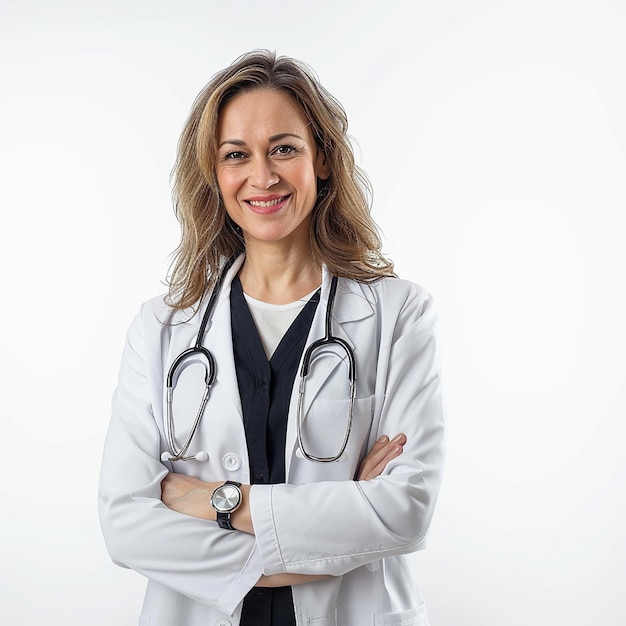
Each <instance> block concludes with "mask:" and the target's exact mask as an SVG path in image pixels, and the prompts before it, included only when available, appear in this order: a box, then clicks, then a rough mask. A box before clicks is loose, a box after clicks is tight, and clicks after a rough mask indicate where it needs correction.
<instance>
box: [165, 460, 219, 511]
mask: <svg viewBox="0 0 626 626" xmlns="http://www.w3.org/2000/svg"><path fill="white" fill-rule="evenodd" d="M222 482H223V481H222ZM222 482H219V483H207V482H204V481H203V480H200V479H199V478H195V477H194V476H187V475H186V474H173V473H171V472H170V473H169V474H168V475H167V476H166V477H165V478H164V479H163V482H162V483H161V500H162V501H163V504H165V506H167V507H168V508H170V509H172V510H174V511H178V512H179V513H184V514H185V515H193V516H194V517H200V518H202V519H208V520H213V521H215V519H216V515H215V510H214V509H213V507H212V506H211V494H212V493H213V491H214V490H215V489H217V487H219V486H220V485H221V484H222Z"/></svg>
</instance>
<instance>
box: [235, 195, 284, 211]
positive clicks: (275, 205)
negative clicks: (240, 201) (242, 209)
mask: <svg viewBox="0 0 626 626" xmlns="http://www.w3.org/2000/svg"><path fill="white" fill-rule="evenodd" d="M290 197H291V195H287V196H276V197H274V198H271V199H266V200H260V199H253V198H250V199H249V200H246V201H245V202H246V204H247V205H248V206H249V207H250V208H251V209H252V210H253V211H254V212H255V213H262V214H268V213H276V212H277V211H280V209H282V208H283V207H284V206H285V204H287V201H288V200H289V198H290Z"/></svg>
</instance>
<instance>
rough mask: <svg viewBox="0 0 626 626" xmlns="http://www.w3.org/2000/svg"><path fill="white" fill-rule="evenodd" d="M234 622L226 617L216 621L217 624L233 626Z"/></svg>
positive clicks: (219, 625) (216, 625)
mask: <svg viewBox="0 0 626 626" xmlns="http://www.w3.org/2000/svg"><path fill="white" fill-rule="evenodd" d="M231 624H232V622H231V621H230V620H229V619H226V618H225V617H221V618H220V619H218V620H217V621H216V622H215V626H231Z"/></svg>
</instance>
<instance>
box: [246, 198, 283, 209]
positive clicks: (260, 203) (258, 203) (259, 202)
mask: <svg viewBox="0 0 626 626" xmlns="http://www.w3.org/2000/svg"><path fill="white" fill-rule="evenodd" d="M284 199H285V197H284V196H283V197H282V198H276V199H275V200H270V201H269V202H263V201H262V200H249V202H250V204H251V205H252V206H259V207H268V206H276V205H277V204H278V203H279V202H282V201H283V200H284Z"/></svg>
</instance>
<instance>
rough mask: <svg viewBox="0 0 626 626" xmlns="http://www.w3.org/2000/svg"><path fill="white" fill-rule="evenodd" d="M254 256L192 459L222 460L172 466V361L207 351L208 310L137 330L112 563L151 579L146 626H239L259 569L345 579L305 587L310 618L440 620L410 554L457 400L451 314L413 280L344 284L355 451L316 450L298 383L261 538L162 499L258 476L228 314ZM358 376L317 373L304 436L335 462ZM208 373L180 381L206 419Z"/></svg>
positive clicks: (124, 376)
mask: <svg viewBox="0 0 626 626" xmlns="http://www.w3.org/2000/svg"><path fill="white" fill-rule="evenodd" d="M242 262H243V257H240V258H239V259H238V261H237V262H236V263H235V265H234V266H233V267H232V268H231V269H230V270H229V272H228V275H227V277H226V280H225V283H224V286H223V288H222V291H221V294H220V296H219V299H218V301H217V305H216V308H215V311H214V314H213V320H212V322H211V324H210V325H209V327H208V329H207V332H206V335H205V339H204V345H205V347H207V348H208V349H209V350H211V351H212V353H213V354H214V355H215V358H216V362H217V376H216V381H215V383H214V385H213V387H212V390H211V397H210V400H209V403H208V406H207V410H206V413H205V417H204V419H203V421H202V423H201V427H200V430H199V433H198V434H197V435H196V438H195V439H194V442H193V444H192V447H191V449H190V451H191V453H193V452H194V451H198V450H206V451H207V452H208V454H209V460H208V462H197V461H190V462H182V461H178V462H174V463H163V462H161V453H162V452H163V451H164V450H166V449H167V447H166V443H165V437H164V420H165V410H164V399H165V395H164V387H165V384H164V383H165V376H166V375H167V371H168V369H169V366H170V364H171V362H172V361H173V359H174V358H175V357H176V356H177V355H178V354H180V352H182V351H183V350H184V349H186V348H188V347H190V346H192V345H193V344H194V342H195V339H196V335H197V332H198V327H199V324H200V318H201V314H202V310H201V311H200V313H199V314H198V315H195V316H194V317H191V319H189V317H190V312H189V311H172V310H171V309H170V308H168V307H167V306H166V305H165V304H164V303H163V301H162V298H157V299H154V300H151V301H149V302H147V303H146V304H144V305H143V307H142V309H141V311H140V313H139V314H138V316H137V317H136V319H135V320H134V322H133V323H132V325H131V327H130V330H129V332H128V337H127V343H126V347H125V350H124V355H123V360H122V366H121V371H120V376H119V384H118V387H117V389H116V391H115V395H114V398H113V409H112V417H111V422H110V426H109V431H108V434H107V438H106V443H105V448H104V455H103V461H102V470H101V478H100V517H101V524H102V530H103V534H104V538H105V541H106V544H107V548H108V550H109V553H110V554H111V557H112V558H113V560H114V561H115V562H116V563H118V564H119V565H122V566H124V567H129V568H132V569H134V570H136V571H137V572H140V573H141V574H144V575H145V576H146V577H148V579H149V582H148V587H147V591H146V597H145V601H144V607H143V611H142V615H141V617H140V620H139V624H140V625H144V626H145V625H150V626H175V625H177V626H200V625H202V626H206V625H211V626H228V625H232V626H236V625H237V624H238V623H239V616H240V612H241V602H242V600H243V598H244V596H245V595H246V593H247V592H248V591H249V590H250V588H251V587H253V586H254V584H255V583H256V581H257V580H258V578H259V577H260V575H261V574H262V573H264V574H276V573H283V572H284V573H301V574H331V575H332V577H331V578H327V579H325V580H322V581H318V582H314V583H305V584H302V585H297V586H294V587H293V598H294V605H295V613H296V620H297V623H298V625H304V624H315V625H316V626H335V625H337V626H363V625H365V624H375V625H383V624H384V625H389V626H390V625H392V624H393V625H397V624H402V625H413V624H415V625H419V626H424V625H427V624H428V619H427V617H426V610H425V607H424V603H423V601H422V599H421V597H420V594H419V591H418V589H417V586H416V584H415V583H414V581H413V579H412V574H411V571H410V567H409V566H408V563H407V561H406V558H405V555H406V554H408V553H410V552H413V551H415V550H419V549H422V548H423V547H424V545H425V537H426V532H427V529H428V526H429V523H430V520H431V517H432V514H433V508H434V505H435V500H436V497H437V492H438V489H439V484H440V479H441V470H442V459H443V453H442V435H443V404H442V396H441V384H440V371H439V365H438V349H437V342H436V332H435V318H436V316H435V312H434V308H433V305H432V301H431V299H430V296H429V294H428V293H427V292H426V291H425V290H423V289H422V288H420V287H418V286H417V285H414V284H413V283H410V282H408V281H404V280H400V279H394V278H387V279H381V280H378V281H376V282H373V283H371V284H363V283H357V282H355V281H351V280H345V279H340V280H339V286H338V291H337V297H336V301H335V309H334V319H333V333H334V334H335V335H337V336H339V337H342V338H343V339H345V340H346V341H347V342H348V343H349V344H350V345H351V346H352V348H353V350H354V355H355V358H356V366H357V377H358V379H357V393H356V398H357V399H356V401H355V406H354V422H353V426H352V433H351V436H350V440H349V443H348V447H347V450H346V452H345V453H344V455H343V456H342V458H341V459H340V460H339V461H337V462H334V463H315V462H311V461H309V460H306V459H305V458H303V457H302V454H301V453H300V452H299V450H298V446H297V434H296V401H297V395H298V394H297V388H298V379H299V377H298V376H296V380H295V384H294V392H293V394H292V399H291V405H290V412H289V417H288V428H287V443H286V449H285V466H286V476H287V477H288V478H287V484H279V485H254V486H253V487H252V489H251V495H250V507H251V513H252V518H253V523H254V528H255V532H256V536H253V535H249V534H246V533H243V532H238V531H225V530H222V529H220V528H219V527H218V526H217V524H215V523H214V522H209V521H206V520H202V519H198V518H195V517H190V516H187V515H183V514H180V513H177V512H175V511H172V510H170V509H168V508H167V507H166V506H165V505H164V504H163V503H162V502H161V499H160V496H161V487H160V485H161V481H162V480H163V478H164V477H165V476H166V474H167V472H168V471H170V470H171V469H173V470H174V471H176V472H186V473H189V474H193V475H195V476H198V477H199V478H201V479H203V480H206V481H220V480H227V479H230V480H236V481H239V482H241V483H249V482H250V479H249V469H248V458H247V449H246V440H245V434H244V427H243V419H242V411H241V405H240V400H239V393H238V387H237V379H236V374H235V364H234V360H233V350H232V339H231V327H230V306H229V294H230V283H231V281H232V279H233V277H234V276H235V274H236V273H237V271H238V270H239V267H240V266H241V264H242ZM329 285H330V278H329V276H328V273H327V272H326V271H324V276H323V284H322V294H321V300H320V303H319V306H318V308H317V311H316V314H315V317H314V319H313V323H312V326H311V330H310V334H309V338H308V344H310V342H311V341H313V340H315V339H318V338H321V337H323V336H324V318H325V312H326V305H327V298H328V290H329ZM166 321H169V322H171V323H170V324H167V325H164V324H163V323H162V322H166ZM308 344H307V345H308ZM189 371H190V372H192V373H193V367H192V368H191V369H190V370H189ZM346 372H347V370H346V368H345V363H344V364H340V361H339V359H337V358H336V357H335V358H332V357H331V356H329V355H326V356H322V357H321V358H319V359H316V361H315V362H314V365H313V367H312V368H311V372H310V374H309V377H308V379H307V386H306V395H305V411H306V412H305V418H304V434H305V437H306V440H305V443H307V444H308V448H310V451H311V452H312V453H314V454H315V453H317V454H319V455H330V454H334V453H336V450H337V449H338V448H339V445H340V443H341V441H342V436H343V432H344V424H345V414H346V407H347V397H348V390H347V389H348V386H347V373H346ZM202 379H203V377H202V376H201V375H200V373H199V370H197V371H196V372H195V375H193V376H192V375H190V376H186V375H183V376H181V379H180V381H179V387H177V390H176V394H175V404H174V415H175V416H182V415H184V414H185V413H187V414H188V415H190V416H192V415H195V412H196V410H197V406H198V403H199V399H200V395H201V390H199V389H196V388H195V387H194V385H195V386H196V387H197V386H198V385H200V387H202V385H203V380H202ZM194 381H195V382H194ZM185 385H186V387H185ZM186 403H187V404H186ZM176 426H177V429H178V430H177V437H178V441H179V442H180V441H182V439H183V438H184V434H185V433H184V432H183V431H184V424H182V423H181V420H180V419H178V420H177V422H176ZM399 432H404V433H406V435H407V443H406V445H405V446H404V452H403V453H402V455H401V456H400V457H398V458H397V459H395V460H394V461H392V462H391V463H389V464H388V466H387V468H386V469H385V471H384V473H383V475H381V476H380V477H378V478H376V479H374V480H370V481H359V482H357V481H355V480H353V478H354V475H355V472H356V469H357V467H358V465H359V462H360V460H361V459H362V457H363V456H364V454H365V453H366V452H367V450H368V449H370V448H371V446H372V445H373V443H374V441H375V440H376V439H377V438H378V437H379V436H381V435H382V434H387V435H390V436H394V435H395V434H397V433H399ZM172 465H173V466H174V467H173V468H172V467H171V466H172Z"/></svg>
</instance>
